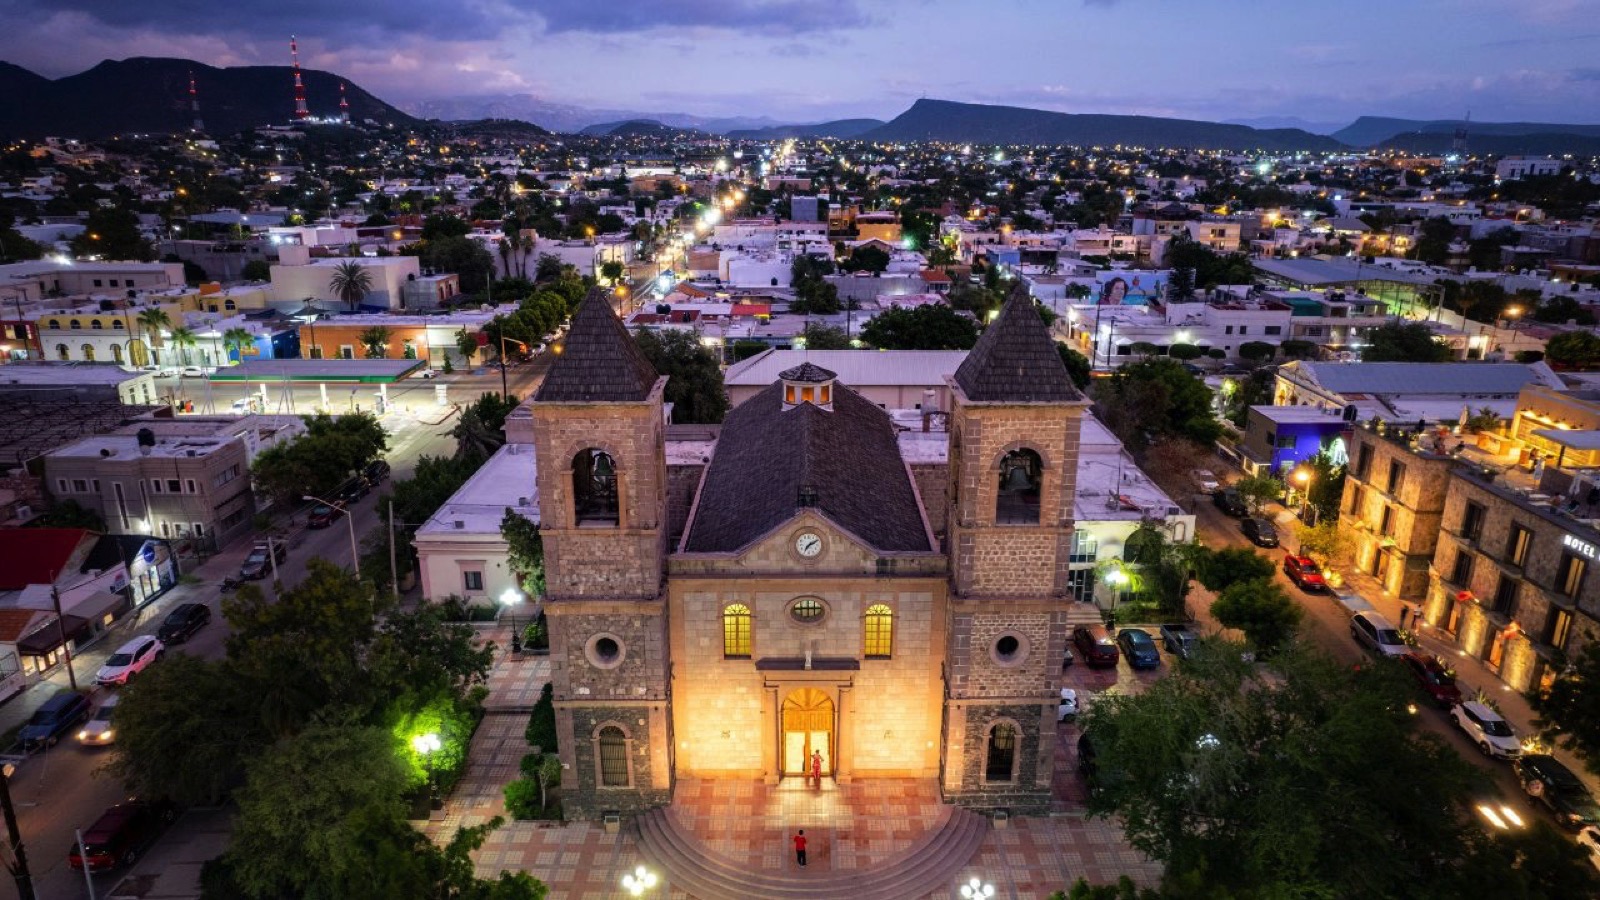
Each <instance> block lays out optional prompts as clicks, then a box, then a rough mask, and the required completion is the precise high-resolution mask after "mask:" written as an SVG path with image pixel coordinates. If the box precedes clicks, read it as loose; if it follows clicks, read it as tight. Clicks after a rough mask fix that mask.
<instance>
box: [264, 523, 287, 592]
mask: <svg viewBox="0 0 1600 900" xmlns="http://www.w3.org/2000/svg"><path fill="white" fill-rule="evenodd" d="M267 561H268V562H270V563H271V564H272V583H273V584H283V579H282V578H281V577H279V575H278V548H277V547H276V546H275V545H274V544H273V543H272V535H270V534H269V535H267Z"/></svg>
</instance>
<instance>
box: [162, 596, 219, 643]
mask: <svg viewBox="0 0 1600 900" xmlns="http://www.w3.org/2000/svg"><path fill="white" fill-rule="evenodd" d="M210 621H211V607H209V606H206V605H205V604H204V603H180V604H178V605H177V606H175V607H173V608H172V612H169V613H167V617H166V619H164V620H163V621H162V622H161V627H160V628H159V629H157V630H156V638H157V639H158V640H160V641H161V643H162V644H163V645H166V644H181V643H183V642H184V641H187V640H188V639H189V638H192V637H194V633H195V632H196V631H199V630H200V629H202V628H204V627H205V626H206V623H207V622H210Z"/></svg>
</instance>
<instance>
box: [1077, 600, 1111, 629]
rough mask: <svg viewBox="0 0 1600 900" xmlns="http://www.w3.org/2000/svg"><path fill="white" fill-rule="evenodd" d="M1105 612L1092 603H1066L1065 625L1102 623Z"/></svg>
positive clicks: (1104, 619)
mask: <svg viewBox="0 0 1600 900" xmlns="http://www.w3.org/2000/svg"><path fill="white" fill-rule="evenodd" d="M1105 621H1106V618H1105V614H1104V613H1102V612H1101V611H1100V607H1098V606H1095V605H1094V604H1093V603H1069V604H1067V627H1068V628H1072V627H1073V626H1075V625H1104V624H1105Z"/></svg>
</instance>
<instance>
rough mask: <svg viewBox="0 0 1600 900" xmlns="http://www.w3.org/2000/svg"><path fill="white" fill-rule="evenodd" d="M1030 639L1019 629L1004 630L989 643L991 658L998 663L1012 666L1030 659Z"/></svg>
mask: <svg viewBox="0 0 1600 900" xmlns="http://www.w3.org/2000/svg"><path fill="white" fill-rule="evenodd" d="M1028 649H1029V647H1028V639H1027V637H1025V636H1024V635H1023V634H1022V633H1021V632H1018V631H1003V632H1001V633H1000V635H999V636H998V637H996V638H995V639H994V643H992V644H990V645H989V658H990V659H992V660H994V662H995V664H996V665H999V666H1003V667H1005V668H1012V667H1015V666H1019V665H1022V663H1024V662H1026V661H1027V659H1028Z"/></svg>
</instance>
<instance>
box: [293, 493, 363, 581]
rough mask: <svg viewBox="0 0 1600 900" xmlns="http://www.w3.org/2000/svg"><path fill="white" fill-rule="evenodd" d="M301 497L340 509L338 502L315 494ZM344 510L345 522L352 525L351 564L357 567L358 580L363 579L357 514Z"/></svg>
mask: <svg viewBox="0 0 1600 900" xmlns="http://www.w3.org/2000/svg"><path fill="white" fill-rule="evenodd" d="M300 499H301V500H306V501H310V502H313V503H321V504H322V505H323V506H326V507H327V508H329V509H340V506H339V504H337V503H329V502H328V501H326V500H324V499H322V498H321V497H317V496H313V495H311V494H306V495H304V496H302V497H301V498H300ZM343 512H344V523H345V524H346V525H348V526H350V565H351V566H352V567H353V568H354V569H355V572H356V580H357V581H360V580H361V551H360V550H359V549H357V548H356V519H355V516H353V515H351V513H350V510H348V509H346V510H343Z"/></svg>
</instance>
